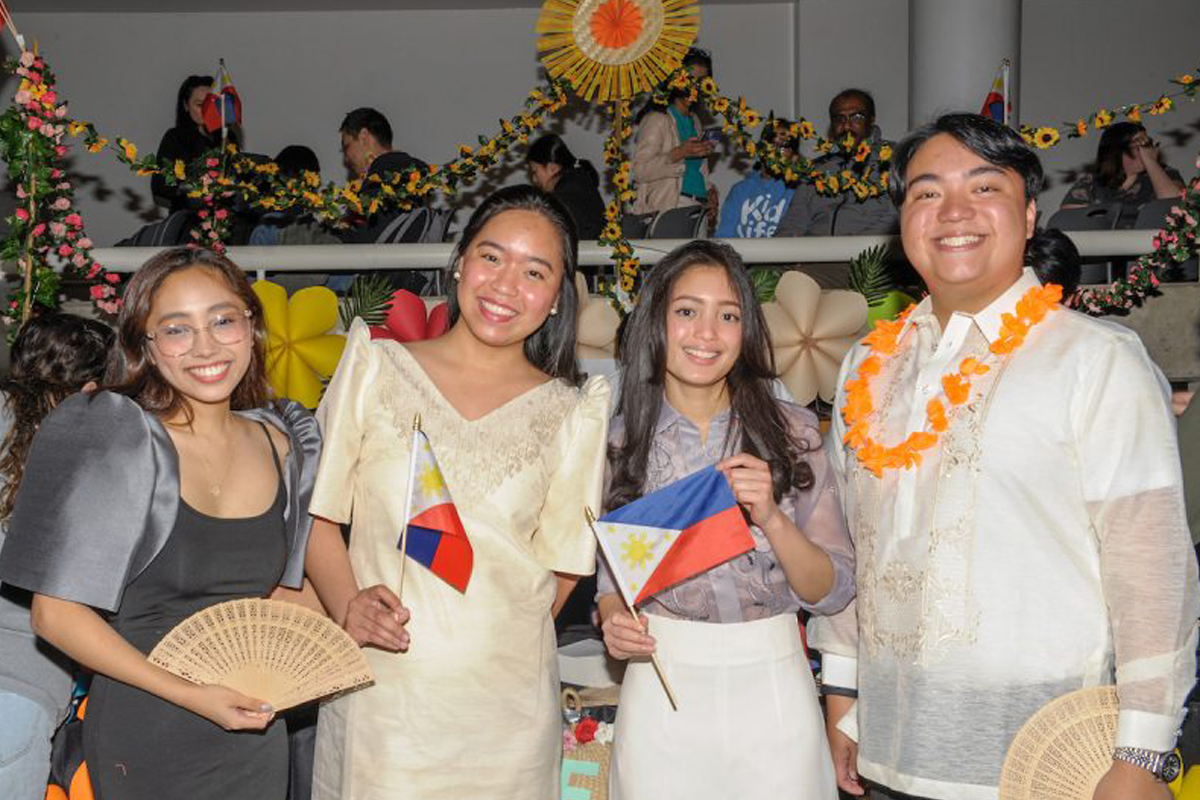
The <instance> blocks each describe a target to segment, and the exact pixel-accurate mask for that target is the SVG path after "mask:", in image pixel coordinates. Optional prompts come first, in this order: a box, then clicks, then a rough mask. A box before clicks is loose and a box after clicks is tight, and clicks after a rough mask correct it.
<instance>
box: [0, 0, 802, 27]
mask: <svg viewBox="0 0 1200 800" xmlns="http://www.w3.org/2000/svg"><path fill="white" fill-rule="evenodd" d="M766 1H767V2H771V0H766ZM775 1H776V2H778V1H779V0H775ZM757 2H763V0H704V3H705V4H710V5H749V4H753V3H757ZM8 5H9V7H10V8H11V9H12V11H13V16H14V18H15V19H16V20H17V24H18V26H19V25H20V22H21V17H20V15H21V12H25V13H31V12H61V13H93V14H100V13H114V12H162V13H184V12H192V13H213V12H229V11H387V10H393V9H397V10H400V9H446V8H455V9H458V8H462V9H471V8H492V9H504V8H536V7H538V6H540V5H541V2H540V0H206V2H203V3H198V2H196V1H195V0H9V3H8Z"/></svg>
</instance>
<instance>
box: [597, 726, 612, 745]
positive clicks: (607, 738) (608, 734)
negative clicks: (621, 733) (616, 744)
mask: <svg viewBox="0 0 1200 800" xmlns="http://www.w3.org/2000/svg"><path fill="white" fill-rule="evenodd" d="M613 727H614V726H612V725H609V724H608V723H607V722H601V723H600V724H599V725H597V726H596V741H597V742H599V743H600V744H611V743H612V740H613Z"/></svg>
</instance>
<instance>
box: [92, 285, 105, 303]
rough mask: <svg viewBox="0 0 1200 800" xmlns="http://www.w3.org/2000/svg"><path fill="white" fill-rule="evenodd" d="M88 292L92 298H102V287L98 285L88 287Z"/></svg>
mask: <svg viewBox="0 0 1200 800" xmlns="http://www.w3.org/2000/svg"><path fill="white" fill-rule="evenodd" d="M88 294H90V295H91V296H92V299H93V300H102V299H104V287H103V286H100V285H96V286H92V287H91V288H90V289H88Z"/></svg>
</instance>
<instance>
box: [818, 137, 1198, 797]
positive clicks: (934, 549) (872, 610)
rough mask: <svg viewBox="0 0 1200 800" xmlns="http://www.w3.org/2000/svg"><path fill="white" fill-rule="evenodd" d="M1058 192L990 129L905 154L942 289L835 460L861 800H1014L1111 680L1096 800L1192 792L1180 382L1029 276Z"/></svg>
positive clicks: (845, 683) (831, 641)
mask: <svg viewBox="0 0 1200 800" xmlns="http://www.w3.org/2000/svg"><path fill="white" fill-rule="evenodd" d="M1041 184H1042V168H1041V165H1040V163H1039V162H1038V159H1037V156H1036V155H1035V154H1034V153H1033V152H1032V151H1031V150H1030V149H1029V148H1028V147H1026V146H1025V144H1024V143H1023V142H1022V141H1021V139H1020V137H1019V136H1018V135H1017V134H1016V133H1014V132H1013V131H1012V130H1010V129H1008V128H1005V127H1003V126H1001V125H998V124H996V123H994V122H992V121H990V120H987V119H985V118H983V117H980V116H977V115H967V114H958V115H948V116H944V117H942V118H940V119H938V120H937V121H936V122H935V123H933V124H931V125H928V126H926V127H924V128H922V129H920V130H918V131H916V132H914V133H913V134H911V135H910V136H909V137H908V138H907V139H906V140H905V141H904V142H902V143H901V144H900V146H899V147H898V148H897V158H896V161H895V168H894V183H893V195H894V199H895V201H896V205H897V207H899V209H900V219H901V236H902V239H903V242H904V249H905V253H906V254H907V256H908V258H909V260H910V261H911V262H912V264H913V265H914V267H916V269H917V271H918V272H919V273H920V274H921V276H922V277H923V278H924V280H925V282H926V284H927V285H928V287H929V291H930V295H929V297H927V298H925V299H924V300H923V301H922V302H921V303H919V304H918V305H917V306H916V307H914V308H913V309H912V311H911V313H910V314H908V316H907V317H906V318H905V319H904V320H903V321H900V322H897V323H895V324H893V325H892V326H888V325H886V324H885V325H884V326H882V327H880V328H877V329H876V332H874V333H873V334H872V336H870V337H868V338H867V339H865V340H864V341H863V342H861V343H860V344H859V345H858V346H856V347H855V348H854V350H852V351H851V353H850V354H849V355H848V357H847V359H846V362H845V364H844V365H843V376H842V380H843V387H844V388H842V389H841V390H840V391H839V394H838V397H837V408H838V413H837V414H835V416H834V425H833V429H832V436H833V437H834V439H833V445H834V446H833V447H832V454H831V458H832V461H833V463H834V465H835V468H836V469H838V470H839V471H840V473H841V478H842V480H843V481H844V485H845V494H844V497H845V504H846V516H847V519H848V520H849V523H850V526H851V531H852V534H853V535H854V537H855V542H856V549H857V556H858V567H857V581H858V599H857V600H856V603H855V604H854V605H852V606H851V607H850V608H849V609H847V611H846V612H843V613H842V614H839V615H837V616H836V617H831V618H824V619H820V618H818V619H817V621H816V622H815V623H814V625H813V631H812V633H813V636H812V639H811V641H812V642H813V643H814V644H815V645H816V646H817V647H818V649H820V650H822V651H823V653H824V654H825V674H824V682H825V685H826V687H827V688H828V690H829V692H830V696H829V698H828V699H829V725H828V728H829V737H830V745H831V750H832V752H833V757H834V762H835V767H836V771H837V774H838V780H839V784H840V785H841V787H842V788H843V789H844V790H846V791H848V792H850V793H852V794H861V793H862V792H863V790H864V787H865V782H864V781H863V780H862V778H865V779H867V780H868V781H870V782H871V783H872V784H874V787H873V789H872V791H873V792H874V796H875V797H884V798H905V797H927V798H947V799H948V798H954V800H994V798H996V797H997V796H998V788H997V786H998V783H999V778H1000V768H1001V764H1002V763H1003V760H1004V756H1005V753H1006V752H1007V749H1008V746H1009V744H1010V743H1011V741H1012V738H1013V736H1014V735H1015V733H1016V732H1017V730H1018V729H1019V728H1020V727H1021V725H1022V724H1024V722H1025V721H1026V720H1028V719H1029V718H1030V716H1032V715H1033V714H1034V713H1035V712H1036V711H1037V710H1038V709H1039V708H1041V707H1042V706H1044V705H1045V704H1046V703H1047V702H1049V701H1050V700H1053V699H1054V698H1056V697H1058V696H1060V695H1063V694H1065V693H1067V692H1069V691H1072V690H1075V689H1079V688H1081V687H1085V686H1094V685H1099V684H1110V683H1114V682H1115V683H1116V685H1117V687H1118V691H1119V693H1120V703H1121V710H1120V720H1119V724H1118V732H1117V741H1116V749H1115V750H1114V754H1113V757H1114V760H1113V766H1112V768H1111V769H1110V770H1109V772H1108V773H1107V774H1106V775H1105V776H1104V778H1103V779H1102V781H1101V783H1100V785H1099V786H1098V787H1097V789H1096V792H1095V798H1096V799H1097V800H1117V798H1120V800H1152V799H1153V800H1159V798H1168V797H1170V793H1169V792H1168V790H1167V788H1166V786H1165V784H1164V783H1162V782H1161V778H1162V777H1163V776H1164V774H1167V773H1169V772H1170V768H1171V767H1172V766H1177V765H1176V764H1175V763H1174V762H1173V760H1172V759H1171V758H1169V757H1168V754H1169V751H1170V750H1171V749H1172V747H1173V746H1174V742H1175V736H1176V731H1177V729H1178V727H1179V723H1180V721H1181V719H1182V709H1183V703H1184V700H1185V698H1186V696H1187V693H1188V690H1189V689H1190V687H1191V685H1192V682H1193V677H1194V675H1195V650H1196V637H1195V630H1196V617H1197V612H1198V610H1200V598H1198V593H1197V582H1196V562H1195V557H1194V555H1193V552H1192V548H1191V542H1190V539H1189V536H1188V532H1187V525H1186V519H1185V515H1184V508H1183V500H1182V491H1181V479H1180V473H1179V458H1178V453H1177V448H1176V444H1175V436H1174V426H1173V423H1172V419H1171V412H1170V407H1169V404H1168V402H1167V392H1166V384H1165V382H1164V381H1163V379H1162V376H1161V375H1160V374H1159V372H1158V370H1157V369H1156V368H1155V367H1154V365H1153V363H1152V362H1151V361H1150V359H1149V357H1148V356H1147V355H1146V352H1145V349H1144V348H1143V347H1142V345H1141V342H1140V341H1139V340H1138V338H1137V336H1136V334H1134V333H1133V332H1131V331H1129V330H1128V329H1126V328H1123V327H1121V326H1118V325H1115V324H1112V323H1108V322H1102V321H1099V320H1096V319H1092V318H1090V317H1086V316H1084V315H1082V314H1078V313H1076V312H1074V311H1069V310H1067V309H1064V308H1062V307H1060V306H1059V305H1058V304H1057V302H1056V300H1057V296H1056V295H1057V292H1055V291H1054V290H1053V289H1051V288H1049V287H1042V286H1041V285H1040V284H1039V283H1038V281H1037V279H1036V278H1035V277H1034V275H1033V271H1032V270H1031V269H1028V268H1026V266H1025V262H1024V254H1025V247H1026V241H1027V240H1028V239H1029V237H1030V236H1031V235H1033V234H1034V220H1035V218H1036V202H1035V197H1036V195H1037V192H1038V190H1039V189H1040V188H1041ZM855 693H857V697H858V700H857V705H853V704H852V703H853V701H852V700H851V698H852V697H853V696H854V695H855ZM839 723H840V724H839ZM855 740H857V741H855ZM860 775H861V776H862V777H861V778H860Z"/></svg>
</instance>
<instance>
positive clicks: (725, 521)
mask: <svg viewBox="0 0 1200 800" xmlns="http://www.w3.org/2000/svg"><path fill="white" fill-rule="evenodd" d="M595 529H596V536H597V538H598V539H599V541H600V548H601V550H603V551H604V557H605V559H606V560H607V561H608V565H609V567H610V568H611V569H612V571H613V575H614V576H615V577H616V580H617V585H618V586H619V587H620V588H621V592H622V593H623V594H624V595H625V597H626V599H627V600H628V602H629V603H630V604H631V605H636V604H637V603H640V602H642V601H643V600H645V599H646V598H648V597H650V596H651V595H654V594H657V593H658V592H661V591H662V590H663V589H666V588H668V587H670V586H674V585H675V584H677V583H679V582H681V581H685V580H687V579H688V578H691V577H692V576H694V575H699V574H700V573H701V572H706V571H708V570H710V569H712V568H713V567H715V566H717V565H718V564H721V563H723V562H725V561H728V560H729V559H731V558H733V557H734V556H737V555H741V554H742V553H744V552H746V551H747V550H749V549H750V548H752V547H754V537H752V536H751V535H750V528H749V526H747V525H746V518H745V517H744V516H742V510H741V509H740V508H738V504H737V500H736V499H735V498H734V496H733V490H732V489H730V488H729V483H728V482H727V481H726V480H725V476H724V475H722V474H721V473H720V472H717V470H716V468H715V467H706V468H704V469H702V470H700V471H699V472H695V473H693V474H691V475H689V476H688V477H686V478H684V479H682V480H678V481H676V482H675V483H672V484H671V485H670V486H665V487H663V488H662V489H659V490H658V491H657V492H652V493H651V494H648V495H646V496H645V497H640V498H638V499H637V500H634V501H633V502H632V503H630V504H629V505H626V506H621V507H620V508H618V509H616V510H615V511H610V512H609V513H607V514H605V515H604V516H602V517H601V518H600V519H599V520H597V522H596V525H595Z"/></svg>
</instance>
